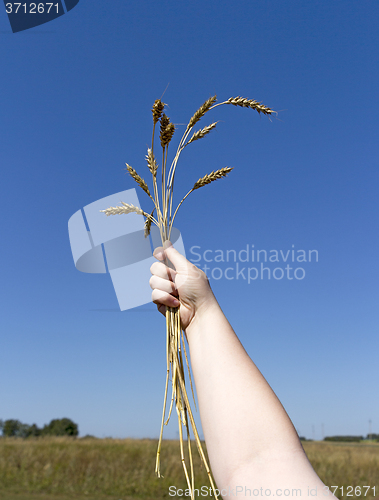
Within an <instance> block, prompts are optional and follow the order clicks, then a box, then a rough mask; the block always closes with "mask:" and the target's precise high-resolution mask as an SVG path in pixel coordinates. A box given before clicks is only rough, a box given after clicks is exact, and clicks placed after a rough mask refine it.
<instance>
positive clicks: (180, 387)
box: [100, 95, 275, 500]
mask: <svg viewBox="0 0 379 500" xmlns="http://www.w3.org/2000/svg"><path fill="white" fill-rule="evenodd" d="M216 100H217V98H216V96H215V95H214V96H212V97H210V98H209V99H207V100H206V101H205V102H204V103H203V104H202V105H201V106H200V108H199V109H198V110H197V111H196V112H195V113H194V115H193V116H192V117H191V119H190V120H189V122H188V125H187V127H186V129H185V131H184V134H183V136H182V138H181V140H180V141H179V145H178V148H177V151H176V154H175V156H174V159H173V160H172V163H171V166H170V169H169V171H168V173H167V174H166V171H167V158H168V148H169V144H170V142H171V140H172V137H173V135H174V132H175V125H174V124H173V123H171V121H170V119H169V118H168V117H167V116H166V114H165V113H164V108H165V104H164V103H163V102H162V101H161V100H160V99H157V100H156V101H155V102H154V104H153V107H152V110H151V111H152V115H153V133H152V141H151V148H148V150H147V155H146V161H147V166H148V169H149V171H150V173H151V175H152V180H153V186H154V198H153V197H152V195H151V194H150V190H149V188H148V186H147V184H146V182H145V181H144V179H142V177H140V175H138V174H137V172H136V171H135V170H134V169H133V168H132V167H131V166H130V165H128V164H126V166H127V167H126V168H127V170H128V172H129V174H130V175H131V177H132V178H133V179H134V180H135V181H136V182H137V184H138V185H139V186H140V187H141V188H142V189H143V191H145V193H146V194H147V195H148V196H149V197H150V198H151V199H152V200H153V202H154V208H153V210H152V212H151V214H148V213H146V212H145V211H144V210H142V209H141V208H138V207H136V206H134V205H130V204H127V203H124V202H121V204H122V206H117V207H110V208H107V209H106V210H100V212H104V213H105V214H106V215H107V216H109V215H119V214H128V213H132V212H134V213H136V214H138V215H143V216H144V217H146V220H145V224H144V234H145V237H147V236H148V235H149V234H150V230H151V224H152V223H154V224H156V225H157V226H158V228H159V230H160V235H161V240H162V244H164V243H165V241H167V240H169V239H170V237H171V230H172V228H173V223H174V220H175V217H176V215H177V213H178V210H179V208H180V206H181V205H182V203H183V202H184V200H185V199H186V198H187V197H188V196H189V195H190V194H191V193H192V192H193V191H195V190H196V189H199V188H201V187H203V186H206V185H207V184H210V183H212V182H214V181H216V180H218V179H222V178H223V177H225V176H226V175H227V174H228V173H229V172H231V171H232V170H233V168H231V167H224V168H221V169H219V170H216V171H213V172H211V173H210V174H207V175H205V176H204V177H201V178H200V179H198V181H196V182H195V184H194V185H193V187H192V188H191V189H190V191H188V193H187V194H186V195H185V196H184V197H183V198H182V200H181V201H180V203H179V204H178V205H177V207H176V210H175V211H174V214H173V215H172V206H173V188H174V178H175V171H176V168H177V164H178V161H179V157H180V154H181V152H182V151H183V149H184V148H185V147H186V146H188V145H189V144H191V143H192V142H194V141H197V140H199V139H201V138H203V137H205V136H206V135H207V134H209V132H211V131H212V130H213V129H214V128H215V127H216V124H217V123H218V122H214V123H211V124H210V125H208V126H206V127H203V128H202V129H200V130H198V131H197V132H194V133H193V134H192V136H191V138H190V139H188V138H189V136H190V133H191V131H192V130H193V127H194V126H195V125H196V123H197V122H198V121H199V120H200V119H201V118H202V117H203V116H204V115H205V114H206V113H207V112H208V111H210V110H212V109H214V108H216V107H217V106H221V105H223V104H232V105H234V106H240V107H244V108H246V107H248V108H251V109H254V110H256V111H258V113H263V114H265V115H270V114H272V113H275V111H273V110H272V109H270V108H268V107H267V106H264V105H263V104H262V103H260V102H258V101H255V100H253V99H245V98H243V97H240V96H238V97H231V98H230V99H228V100H227V101H224V102H221V103H218V104H215V103H216ZM158 123H160V144H161V147H162V184H161V200H160V198H159V190H158V184H157V171H158V164H157V162H156V159H155V156H154V138H155V128H156V125H157V124H158ZM155 210H156V218H154V217H153V214H154V211H155ZM165 264H166V265H168V262H167V261H165ZM182 350H184V356H185V360H186V365H187V370H188V376H189V381H190V384H191V391H192V396H193V401H194V403H195V396H194V392H193V387H192V380H191V373H190V367H189V362H188V358H187V352H186V348H185V342H184V336H183V331H182V328H181V322H180V313H179V308H170V307H166V384H165V393H164V400H163V412H162V421H161V429H160V434H159V440H158V448H157V456H156V466H155V471H156V474H157V476H158V477H160V476H161V472H160V454H161V444H162V436H163V428H164V425H167V424H168V422H169V420H170V417H171V413H172V410H173V408H174V406H175V409H176V412H177V416H178V426H179V444H180V457H181V462H182V465H183V471H184V475H185V478H186V481H187V485H188V488H189V490H190V493H191V499H192V500H194V498H195V497H194V489H195V482H194V470H193V461H192V451H191V438H190V425H191V427H192V431H193V435H194V438H195V442H196V446H197V449H198V452H199V454H200V457H201V459H202V461H203V463H204V466H205V469H206V471H207V474H208V477H209V481H210V484H211V487H212V490H213V495H214V496H215V498H218V497H217V495H216V490H215V485H214V482H213V479H212V475H211V471H210V468H209V466H208V463H207V460H206V458H205V454H204V451H203V448H202V446H201V442H200V438H199V434H198V432H197V429H196V425H195V420H194V418H193V413H192V410H191V405H190V403H189V399H188V395H187V389H186V385H185V375H184V363H183V357H182ZM170 374H171V402H170V408H169V412H168V417H167V419H166V420H165V415H166V404H167V397H168V384H169V380H170ZM195 407H196V404H195ZM182 426H184V427H185V429H186V434H187V441H188V454H189V455H188V456H189V463H190V468H189V469H188V467H187V464H186V460H185V457H184V438H183V429H182Z"/></svg>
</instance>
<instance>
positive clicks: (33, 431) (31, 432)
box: [25, 424, 42, 437]
mask: <svg viewBox="0 0 379 500" xmlns="http://www.w3.org/2000/svg"><path fill="white" fill-rule="evenodd" d="M41 432H42V430H41V429H40V428H39V427H38V426H37V424H32V425H28V429H27V436H25V437H29V436H30V437H38V436H40V435H41Z"/></svg>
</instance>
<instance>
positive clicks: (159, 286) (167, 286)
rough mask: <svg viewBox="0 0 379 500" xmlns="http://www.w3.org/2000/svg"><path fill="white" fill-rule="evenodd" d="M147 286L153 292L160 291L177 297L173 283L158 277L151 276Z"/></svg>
mask: <svg viewBox="0 0 379 500" xmlns="http://www.w3.org/2000/svg"><path fill="white" fill-rule="evenodd" d="M149 285H150V287H151V288H152V289H153V290H161V291H162V292H167V293H169V294H171V295H177V294H178V291H177V289H176V286H175V283H173V282H172V281H169V280H167V279H164V278H160V277H159V276H152V277H151V278H150V281H149Z"/></svg>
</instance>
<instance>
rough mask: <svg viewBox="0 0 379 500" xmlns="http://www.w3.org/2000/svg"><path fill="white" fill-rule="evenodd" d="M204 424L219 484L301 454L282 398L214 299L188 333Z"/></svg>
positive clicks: (213, 468)
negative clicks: (250, 467) (280, 458)
mask: <svg viewBox="0 0 379 500" xmlns="http://www.w3.org/2000/svg"><path fill="white" fill-rule="evenodd" d="M186 334H187V338H188V342H189V346H190V353H191V364H192V369H193V374H194V379H195V384H196V390H197V395H198V400H199V406H200V415H201V422H202V426H203V431H204V436H205V440H206V444H207V450H208V453H209V457H210V461H211V465H212V470H213V474H214V476H215V480H216V482H217V484H218V485H221V484H227V483H229V480H230V479H231V478H232V477H234V476H235V474H238V471H239V470H243V469H244V468H245V467H246V466H247V465H249V464H253V463H254V462H262V460H263V461H264V460H265V457H267V459H269V460H271V458H272V457H273V456H274V455H275V456H280V455H282V454H283V455H285V454H287V453H300V454H303V450H302V447H301V444H300V442H299V439H298V436H297V433H296V431H295V429H294V427H293V425H292V423H291V421H290V419H289V417H288V416H287V414H286V412H285V410H284V408H283V407H282V405H281V403H280V402H279V400H278V398H277V397H276V395H275V394H274V392H273V391H272V389H271V388H270V386H269V384H268V383H267V382H266V380H265V379H264V377H263V376H262V374H261V373H260V371H259V370H258V368H257V367H256V366H255V364H254V363H253V361H252V360H251V359H250V357H249V356H248V354H247V353H246V351H245V349H244V348H243V346H242V344H241V343H240V341H239V340H238V338H237V336H236V334H235V332H234V331H233V329H232V327H231V326H230V324H229V323H228V321H227V319H226V318H225V316H224V314H223V313H222V311H221V309H220V307H219V305H218V304H217V301H216V300H215V299H214V298H213V299H211V300H210V303H209V304H208V305H207V308H206V309H205V310H203V311H202V312H201V314H199V315H198V316H197V317H196V321H194V322H193V324H191V325H190V326H189V327H188V328H187V331H186Z"/></svg>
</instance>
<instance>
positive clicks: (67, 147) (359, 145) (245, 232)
mask: <svg viewBox="0 0 379 500" xmlns="http://www.w3.org/2000/svg"><path fill="white" fill-rule="evenodd" d="M378 14H379V6H378V4H377V2H374V1H365V2H359V3H357V2H352V1H348V0H344V1H338V0H337V1H334V2H328V1H313V2H304V1H293V0H290V1H287V2H281V1H279V0H275V1H268V0H265V1H249V2H248V1H244V2H243V1H235V2H220V1H217V2H216V1H201V2H200V1H198V0H194V1H192V2H174V1H167V2H162V3H159V2H153V1H150V0H148V1H145V2H133V3H132V2H123V1H121V0H115V1H114V2H112V4H111V6H110V5H108V2H100V1H99V0H97V1H94V2H89V1H86V0H80V2H79V4H78V5H77V6H76V7H75V8H74V9H73V10H72V11H70V12H69V13H67V14H66V15H64V16H62V17H60V18H58V19H56V20H54V21H52V22H50V23H48V24H45V25H42V26H39V27H37V28H33V29H30V30H27V31H24V32H20V33H16V34H13V33H12V32H11V29H10V26H9V21H8V18H7V16H6V13H5V11H4V10H3V11H2V12H1V14H0V40H1V51H0V68H1V75H2V78H1V84H0V85H1V92H0V109H1V120H0V127H1V130H0V146H1V147H0V160H1V186H2V207H3V208H2V217H1V234H2V246H1V252H2V253H1V256H2V262H3V267H2V287H1V288H0V294H1V304H2V313H1V316H0V322H1V323H0V324H1V349H0V377H1V380H2V382H3V383H2V390H1V404H0V408H1V410H0V418H2V419H8V418H17V419H19V420H21V421H23V422H26V423H30V424H31V423H33V422H35V423H37V424H38V425H40V426H42V425H43V424H44V423H47V422H49V421H50V420H51V419H52V418H62V417H69V418H72V419H73V420H74V421H75V422H77V423H78V424H79V430H80V434H81V435H85V434H87V433H89V434H94V435H96V436H99V437H104V436H113V437H156V436H157V435H158V433H159V425H160V418H161V408H162V400H163V391H164V381H165V353H164V344H165V341H164V336H165V332H164V318H163V317H162V316H161V315H159V314H158V313H157V312H156V309H155V306H154V305H153V304H148V305H145V306H141V307H139V308H136V309H133V310H129V311H124V312H120V311H119V310H117V308H118V303H117V299H116V295H115V292H114V290H113V286H112V283H111V280H110V277H109V275H108V276H106V275H100V274H85V273H80V272H79V271H77V270H76V268H75V266H74V263H73V258H72V255H71V249H70V244H69V238H68V232H67V222H68V219H69V218H70V217H71V215H72V214H73V213H74V212H76V211H77V210H79V209H80V208H82V207H83V206H85V205H87V204H89V203H92V202H94V201H96V200H98V199H100V198H102V197H105V196H108V195H111V194H113V193H117V192H119V191H123V190H125V189H130V188H133V187H135V186H134V184H133V181H132V179H131V178H129V177H127V176H126V175H125V170H124V167H125V162H128V163H129V164H130V165H132V166H133V167H134V168H136V169H137V170H138V171H139V172H140V174H141V175H142V176H143V177H145V178H148V171H147V168H146V165H145V161H144V157H145V154H146V146H147V144H149V143H150V140H151V130H152V123H151V113H150V109H151V106H152V104H153V102H154V100H155V99H157V98H159V97H161V96H162V94H163V93H164V91H165V89H166V87H167V85H168V88H167V90H166V92H165V94H164V96H163V101H164V102H166V103H168V108H167V114H168V115H169V116H170V118H171V120H172V121H173V122H174V123H175V124H177V130H178V131H177V134H176V136H174V139H173V143H174V144H175V139H176V140H178V137H179V136H180V135H181V134H180V132H181V130H182V129H184V126H185V124H186V123H187V122H188V119H189V118H190V116H191V115H192V114H193V112H194V111H195V110H196V109H197V108H198V107H199V106H200V105H201V104H202V103H203V101H204V100H205V99H207V98H208V97H209V96H210V95H213V94H217V96H218V98H219V100H220V101H222V100H225V99H228V98H229V97H232V96H237V95H242V96H244V97H248V98H252V99H256V100H259V101H262V102H263V103H264V104H266V105H267V106H270V107H271V108H273V109H275V110H277V111H279V113H278V116H277V118H275V117H273V118H272V119H271V121H270V120H269V119H268V118H267V117H265V116H259V115H258V114H257V113H254V112H253V111H252V110H247V109H242V108H235V107H232V106H224V107H219V108H216V109H215V110H214V111H212V112H210V114H209V116H207V117H205V118H204V119H203V121H202V124H203V125H206V124H208V123H210V122H212V121H216V120H219V123H218V125H217V130H216V131H214V132H212V134H210V135H209V136H208V137H207V138H205V139H202V140H201V141H198V142H197V143H194V144H193V145H192V146H191V147H189V148H188V149H186V151H185V155H184V154H183V158H182V162H181V163H180V164H179V167H178V173H177V177H176V185H175V189H176V193H177V196H178V197H179V196H180V195H181V194H184V193H185V192H187V190H188V188H189V187H191V186H192V185H193V183H194V182H195V181H196V180H197V179H198V178H199V177H201V176H203V175H205V174H206V173H209V172H211V171H212V170H215V169H218V168H222V167H224V166H233V167H235V168H234V170H233V171H232V172H231V173H230V174H229V176H228V178H227V179H224V180H220V181H218V182H216V183H214V184H212V185H210V186H206V187H205V188H203V189H202V190H199V191H196V192H195V193H193V194H192V195H191V196H190V197H189V198H188V200H186V203H185V204H183V207H182V209H181V212H179V215H178V218H177V221H176V227H178V228H179V229H180V231H181V233H182V237H183V241H184V245H185V247H186V250H187V256H191V255H193V254H191V253H190V249H191V248H192V247H197V249H196V251H197V252H200V253H201V254H202V253H203V252H204V251H205V250H211V252H215V251H216V250H217V249H218V250H223V251H224V252H226V250H228V249H235V250H236V251H237V252H238V251H240V250H241V249H244V248H246V246H247V245H248V246H249V248H252V245H254V248H255V249H266V250H267V251H269V250H272V249H276V250H278V251H279V250H280V249H281V250H282V251H283V252H284V253H286V252H287V251H288V250H292V248H294V249H295V250H298V249H304V250H305V251H306V252H308V251H309V250H314V249H315V250H317V251H318V262H315V261H313V262H306V263H301V264H299V263H296V262H295V263H294V266H295V267H302V268H303V269H304V270H305V276H304V278H303V279H293V280H289V279H287V278H283V279H281V280H275V279H273V277H272V276H271V279H267V278H264V279H260V278H258V279H257V280H254V281H252V282H251V283H247V280H246V279H245V280H243V279H242V278H240V279H238V280H237V279H233V280H227V279H225V278H224V277H223V278H221V279H212V277H211V284H212V287H213V290H214V292H215V294H216V297H217V299H218V300H219V303H220V305H221V306H222V308H223V310H224V312H225V314H226V316H227V317H228V319H229V321H230V323H231V324H232V326H233V327H234V329H235V330H236V332H237V334H238V335H239V337H240V339H241V341H242V343H243V344H244V346H245V348H246V349H247V351H248V353H249V355H250V356H251V357H252V359H253V360H254V361H255V363H256V364H257V365H258V367H259V368H260V370H261V371H262V373H263V374H264V376H265V377H266V378H267V380H268V381H269V383H270V384H271V386H272V387H273V389H274V391H275V392H276V393H277V395H278V396H279V398H280V400H281V401H282V403H283V405H284V407H285V408H286V410H287V412H288V413H289V415H290V417H291V419H292V421H293V422H294V425H295V427H296V428H297V429H298V431H299V433H300V434H301V435H305V436H306V437H308V438H312V437H315V438H316V439H321V437H322V425H323V426H324V434H325V435H334V434H363V435H366V434H367V433H368V430H369V424H368V421H369V419H371V420H372V430H373V432H377V433H379V399H378V394H377V392H378V390H377V389H378V368H377V366H378V365H377V352H378V333H379V332H378V319H379V318H378V276H379V266H378V258H377V255H378V247H379V238H378V208H377V199H378V195H377V193H378V187H379V186H378V180H379V179H378V153H379V148H378V141H377V131H378V125H377V120H378V111H379V109H378V99H377V97H376V96H377V89H378V83H379V82H378V73H379V71H378V62H379V60H378V59H379V35H378V30H377V25H378ZM171 153H172V151H171ZM205 190H207V191H205ZM143 195H144V193H142V194H140V193H139V198H140V201H141V203H142V206H143V207H145V206H146V208H147V209H148V208H150V204H149V200H147V203H146V198H145V197H144V196H143ZM125 217H127V216H125ZM292 245H293V247H292ZM206 255H207V256H209V255H211V253H208V254H206ZM296 255H297V254H296ZM204 263H205V262H203V261H202V262H201V265H203V264H204ZM210 265H212V266H213V267H219V268H220V269H221V270H222V272H224V271H225V269H226V267H228V265H227V263H215V262H213V263H211V264H210ZM240 265H242V264H241V263H240ZM268 265H269V267H270V269H271V272H272V270H273V269H274V268H275V266H279V267H283V268H284V267H285V265H286V264H284V263H283V262H282V263H280V262H279V263H276V264H275V263H270V264H268ZM233 266H236V263H233ZM249 266H253V264H252V263H250V264H249ZM217 273H218V271H216V272H215V273H214V275H215V276H218V274H217ZM101 309H103V310H101ZM198 421H199V419H198ZM312 426H313V428H312ZM313 429H314V430H313ZM165 436H166V437H168V438H175V437H177V433H176V426H175V425H172V426H169V428H168V429H167V430H166V434H165Z"/></svg>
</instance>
